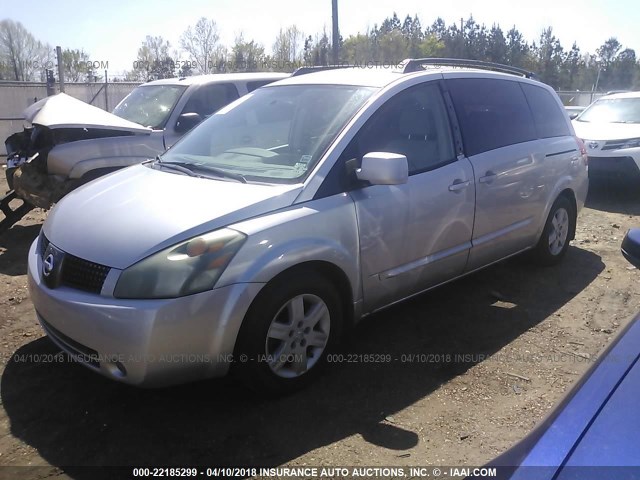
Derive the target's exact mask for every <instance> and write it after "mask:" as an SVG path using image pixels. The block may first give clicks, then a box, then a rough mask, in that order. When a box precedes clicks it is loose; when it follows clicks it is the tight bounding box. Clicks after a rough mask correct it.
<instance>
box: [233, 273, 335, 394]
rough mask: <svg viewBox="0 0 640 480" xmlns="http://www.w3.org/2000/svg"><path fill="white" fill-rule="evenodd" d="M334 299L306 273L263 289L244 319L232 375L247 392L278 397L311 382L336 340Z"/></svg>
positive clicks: (321, 283)
mask: <svg viewBox="0 0 640 480" xmlns="http://www.w3.org/2000/svg"><path fill="white" fill-rule="evenodd" d="M342 320H343V312H342V303H341V301H340V296H339V295H338V293H337V292H336V290H335V288H334V287H333V286H332V285H331V283H330V282H329V281H328V280H326V279H324V277H320V276H313V274H311V272H308V271H297V272H296V274H295V275H287V276H286V277H283V278H280V279H277V280H276V283H274V284H270V285H267V286H266V287H265V288H264V289H263V291H262V292H260V294H259V295H258V297H257V298H256V300H255V301H254V303H253V304H252V305H251V307H250V309H249V312H248V313H247V316H246V317H245V319H244V321H243V323H242V327H241V328H240V333H239V335H238V341H237V342H236V348H235V351H234V358H235V362H234V365H233V369H232V370H233V373H234V374H236V375H237V376H238V377H239V378H240V380H241V381H242V382H243V383H245V384H246V385H247V386H248V387H249V388H251V389H253V390H256V391H258V392H259V393H262V394H267V395H276V396H277V395H284V394H288V393H291V392H294V391H296V390H299V389H301V388H304V387H306V386H307V385H308V384H309V383H311V382H312V381H313V380H314V379H315V378H316V377H317V376H318V375H319V374H320V373H321V371H322V369H323V367H325V365H326V361H327V355H328V354H329V353H331V352H333V351H335V349H336V347H337V346H338V345H339V343H340V340H341V338H342V332H343V321H342Z"/></svg>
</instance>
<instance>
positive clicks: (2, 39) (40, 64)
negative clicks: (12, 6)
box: [0, 19, 50, 82]
mask: <svg viewBox="0 0 640 480" xmlns="http://www.w3.org/2000/svg"><path fill="white" fill-rule="evenodd" d="M48 49H49V50H50V47H49V46H48V45H45V44H43V43H42V42H39V41H38V40H36V39H35V37H34V36H33V35H32V34H31V33H30V32H29V31H28V30H27V29H26V28H24V26H23V25H22V24H21V23H20V22H14V21H13V20H9V19H6V20H2V21H0V62H2V63H4V64H5V68H4V70H5V72H6V73H7V74H9V75H8V76H9V78H11V79H12V80H18V81H23V82H24V81H30V80H35V79H36V78H39V77H40V73H41V72H44V70H45V69H46V68H48V65H46V60H47V58H50V57H49V54H50V52H48V51H47V50H48Z"/></svg>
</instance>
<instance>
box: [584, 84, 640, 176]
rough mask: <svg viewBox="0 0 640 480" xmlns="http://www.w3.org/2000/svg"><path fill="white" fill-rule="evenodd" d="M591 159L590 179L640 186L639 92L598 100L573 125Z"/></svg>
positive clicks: (608, 96) (609, 96)
mask: <svg viewBox="0 0 640 480" xmlns="http://www.w3.org/2000/svg"><path fill="white" fill-rule="evenodd" d="M573 126H574V128H575V130H576V134H577V135H578V136H579V137H580V138H581V139H583V140H584V143H585V145H586V147H587V153H588V155H589V177H590V178H592V179H598V178H609V179H618V180H628V181H632V182H635V183H636V184H640V92H629V93H616V94H613V95H607V96H605V97H602V98H599V99H598V100H596V101H595V102H593V103H592V104H591V105H590V106H589V107H588V108H587V109H586V110H585V111H584V112H582V113H581V114H580V115H578V117H577V118H576V119H575V120H574V121H573Z"/></svg>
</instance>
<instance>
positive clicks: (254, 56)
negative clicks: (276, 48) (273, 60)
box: [231, 33, 265, 72]
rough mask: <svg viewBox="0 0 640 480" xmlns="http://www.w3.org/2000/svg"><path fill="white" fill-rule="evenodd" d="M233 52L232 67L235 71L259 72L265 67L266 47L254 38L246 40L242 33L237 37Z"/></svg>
mask: <svg viewBox="0 0 640 480" xmlns="http://www.w3.org/2000/svg"><path fill="white" fill-rule="evenodd" d="M231 53H232V55H231V61H232V62H233V65H232V67H233V69H234V70H235V71H240V72H257V71H259V70H260V69H261V68H263V63H264V61H265V58H264V47H263V46H262V45H261V44H259V43H256V42H255V41H253V40H251V41H250V42H247V41H245V39H244V35H243V34H242V33H240V35H238V36H237V37H236V41H235V44H234V45H233V47H232V48H231Z"/></svg>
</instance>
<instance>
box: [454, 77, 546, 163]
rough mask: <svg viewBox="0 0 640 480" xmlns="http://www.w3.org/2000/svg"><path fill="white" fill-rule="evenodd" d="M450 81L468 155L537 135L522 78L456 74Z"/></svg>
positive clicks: (531, 138) (530, 138)
mask: <svg viewBox="0 0 640 480" xmlns="http://www.w3.org/2000/svg"><path fill="white" fill-rule="evenodd" d="M447 85H448V87H449V91H450V92H451V97H452V100H453V105H454V108H455V110H456V115H457V116H458V121H459V123H460V128H461V129H462V135H463V140H464V146H465V150H466V153H467V155H468V156H471V155H476V154H478V153H482V152H486V151H489V150H493V149H494V148H500V147H505V146H507V145H512V144H515V143H522V142H528V141H530V140H535V139H536V138H538V137H537V133H536V129H535V126H534V123H533V118H532V117H531V112H530V111H529V106H528V105H527V100H526V98H525V96H524V93H523V91H522V89H521V88H520V84H519V82H514V81H510V80H496V79H492V78H456V79H450V80H447Z"/></svg>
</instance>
